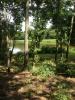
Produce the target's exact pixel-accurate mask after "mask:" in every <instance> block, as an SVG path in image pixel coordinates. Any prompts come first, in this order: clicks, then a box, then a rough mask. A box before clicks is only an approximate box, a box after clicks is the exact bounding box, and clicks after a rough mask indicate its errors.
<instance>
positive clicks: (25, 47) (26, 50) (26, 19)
mask: <svg viewBox="0 0 75 100" xmlns="http://www.w3.org/2000/svg"><path fill="white" fill-rule="evenodd" d="M29 2H30V0H27V2H26V15H25V37H24V67H27V66H28V52H29V50H28V31H29Z"/></svg>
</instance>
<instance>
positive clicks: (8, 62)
mask: <svg viewBox="0 0 75 100" xmlns="http://www.w3.org/2000/svg"><path fill="white" fill-rule="evenodd" d="M6 43H7V48H6V49H7V51H6V53H7V54H6V55H7V67H8V69H7V72H8V73H10V53H9V37H8V35H7V36H6Z"/></svg>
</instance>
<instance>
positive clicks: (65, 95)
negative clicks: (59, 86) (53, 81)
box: [52, 90, 71, 100]
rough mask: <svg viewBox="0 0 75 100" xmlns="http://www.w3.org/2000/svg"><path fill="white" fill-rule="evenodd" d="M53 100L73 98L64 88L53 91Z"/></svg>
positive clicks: (69, 99)
mask: <svg viewBox="0 0 75 100" xmlns="http://www.w3.org/2000/svg"><path fill="white" fill-rule="evenodd" d="M52 100H71V95H70V94H69V93H67V92H65V91H63V90H59V91H56V92H54V93H53V95H52Z"/></svg>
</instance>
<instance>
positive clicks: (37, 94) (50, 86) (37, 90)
mask: <svg viewBox="0 0 75 100" xmlns="http://www.w3.org/2000/svg"><path fill="white" fill-rule="evenodd" d="M64 82H65V83H67V85H68V89H67V87H66V88H64V89H65V90H66V92H69V93H70V94H71V95H72V100H75V78H69V77H63V76H55V77H48V78H47V79H40V78H39V77H37V76H33V75H32V74H31V73H30V72H27V71H25V72H20V73H17V74H15V73H10V74H9V75H8V74H7V73H6V72H2V73H1V72H0V100H53V99H51V96H52V94H53V93H54V92H55V91H59V88H58V84H60V85H61V83H64Z"/></svg>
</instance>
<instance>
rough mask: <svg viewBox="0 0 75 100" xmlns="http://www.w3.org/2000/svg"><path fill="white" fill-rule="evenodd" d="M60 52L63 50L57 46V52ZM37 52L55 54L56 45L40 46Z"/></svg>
mask: <svg viewBox="0 0 75 100" xmlns="http://www.w3.org/2000/svg"><path fill="white" fill-rule="evenodd" d="M61 52H63V53H64V52H65V50H64V49H61V48H59V49H58V53H61ZM38 53H42V54H44V53H45V54H47V53H50V54H55V53H56V47H49V46H42V47H41V50H40V51H38Z"/></svg>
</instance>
